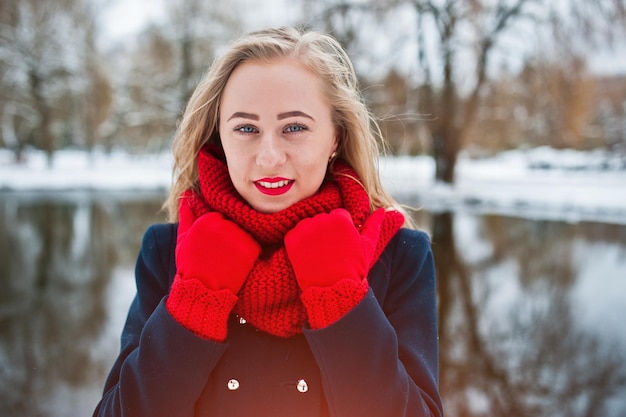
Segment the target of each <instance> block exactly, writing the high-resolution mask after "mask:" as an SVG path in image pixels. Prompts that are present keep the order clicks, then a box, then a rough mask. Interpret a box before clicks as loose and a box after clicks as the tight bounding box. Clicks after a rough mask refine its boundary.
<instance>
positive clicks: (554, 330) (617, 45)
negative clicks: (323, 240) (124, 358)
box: [0, 0, 626, 417]
mask: <svg viewBox="0 0 626 417" xmlns="http://www.w3.org/2000/svg"><path fill="white" fill-rule="evenodd" d="M284 24H299V25H305V26H308V27H312V28H318V29H322V30H325V31H328V32H330V33H331V34H333V35H334V36H335V37H336V38H337V39H338V40H340V41H341V42H342V44H343V45H344V46H345V47H346V49H347V50H348V52H349V54H350V56H351V57H352V59H353V61H354V64H355V67H356V70H357V72H358V75H359V78H360V81H361V86H362V89H363V92H364V95H365V100H366V101H367V103H368V105H370V107H371V108H372V109H373V111H374V113H375V114H376V115H377V116H378V117H379V118H380V120H381V122H382V128H383V131H384V133H385V136H386V138H387V140H388V142H389V147H388V149H387V156H386V157H384V158H383V159H382V161H381V172H382V176H383V181H384V183H385V185H386V186H387V187H388V188H389V190H390V191H391V192H392V193H393V194H394V196H395V197H396V198H397V199H398V200H399V201H400V202H402V203H404V204H407V205H409V206H411V207H413V208H414V210H412V211H411V212H412V213H413V215H414V216H415V220H416V221H417V223H418V225H419V226H420V227H421V228H423V229H424V230H426V231H428V232H429V233H430V235H431V237H432V242H433V249H434V252H435V259H436V266H437V274H438V308H439V325H440V328H439V334H440V347H441V349H440V387H441V392H442V395H443V398H444V405H445V410H446V413H447V414H448V415H451V416H471V417H478V416H568V417H570V416H574V417H576V416H581V417H582V416H588V417H591V416H603V417H604V416H608V417H618V416H624V415H626V332H625V331H624V328H623V322H622V321H623V317H626V41H625V40H624V39H626V0H587V1H576V0H559V1H552V0H431V1H426V0H291V1H287V0H264V1H253V0H230V1H228V2H220V1H217V0H204V1H202V0H187V1H184V0H179V1H171V2H170V1H165V0H153V1H149V0H135V1H130V0H127V1H122V0H117V1H105V0H47V1H45V2H43V1H38V0H3V1H2V2H0V415H4V416H16V417H21V416H24V417H36V416H54V417H57V416H58V417H61V416H70V417H71V416H81V415H82V416H84V415H90V414H91V411H92V410H93V408H94V407H95V405H96V403H97V402H98V400H99V397H100V395H101V390H102V387H103V384H104V379H105V377H106V375H107V372H108V370H109V368H110V367H111V365H112V362H113V360H114V359H115V357H116V355H117V350H118V349H119V335H120V333H121V329H122V326H123V323H124V320H125V316H126V312H127V309H128V306H129V304H130V302H131V300H132V297H133V296H134V274H133V268H134V262H135V258H136V255H137V252H138V250H139V245H140V242H141V238H142V235H143V232H144V230H145V228H146V227H147V226H148V225H149V224H150V223H155V222H162V221H165V214H164V213H163V212H162V211H161V210H160V208H161V204H162V202H163V200H164V198H165V195H166V193H167V190H168V187H169V184H170V174H171V156H170V154H169V146H170V144H171V140H172V136H173V134H174V132H175V129H176V123H177V121H178V120H179V118H180V116H181V114H182V111H183V109H184V106H185V103H186V101H187V99H188V98H189V96H190V94H191V92H192V91H193V89H194V88H195V86H196V84H197V83H198V81H199V80H200V77H201V76H202V74H203V72H204V71H205V70H206V68H207V66H208V65H209V64H210V63H211V62H212V61H213V59H214V58H215V57H216V56H218V55H219V54H220V52H221V51H222V50H223V49H224V48H225V46H226V45H228V42H230V41H231V40H232V39H233V38H236V37H237V36H239V35H240V34H242V33H244V32H247V31H250V30H256V29H260V28H263V27H266V26H276V25H284Z"/></svg>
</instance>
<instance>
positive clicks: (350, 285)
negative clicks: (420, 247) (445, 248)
mask: <svg viewBox="0 0 626 417" xmlns="http://www.w3.org/2000/svg"><path fill="white" fill-rule="evenodd" d="M384 216H385V211H384V209H379V210H376V211H375V212H374V213H372V214H371V215H370V216H369V218H368V219H367V221H366V222H365V224H364V225H363V228H362V229H361V233H359V231H358V230H357V229H356V227H355V226H354V224H353V223H352V219H351V217H350V214H349V213H348V212H347V211H346V210H344V209H337V210H333V211H332V212H330V213H328V214H326V213H324V214H318V215H317V216H315V217H313V218H310V219H305V220H302V221H301V222H300V223H298V225H296V227H294V228H293V229H292V230H291V231H290V232H289V233H287V235H286V236H285V248H286V250H287V255H288V256H289V261H290V262H291V265H292V267H293V269H294V272H295V275H296V279H297V281H298V285H299V286H300V288H301V289H302V302H303V303H304V305H305V307H306V308H307V312H308V314H309V325H310V326H311V327H312V328H322V327H326V326H328V325H330V324H332V323H334V322H335V321H337V320H339V319H340V318H341V317H343V316H344V315H345V314H346V313H347V312H348V311H350V310H352V309H353V308H354V307H355V306H356V305H357V304H358V303H359V302H360V301H361V300H362V299H363V297H364V296H365V294H366V293H367V290H368V283H367V280H366V277H367V274H368V272H369V269H370V267H371V263H372V259H373V256H374V253H375V251H376V245H377V243H378V236H379V234H380V228H381V225H382V222H383V219H384Z"/></svg>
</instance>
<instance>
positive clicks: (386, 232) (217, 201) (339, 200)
mask: <svg viewBox="0 0 626 417" xmlns="http://www.w3.org/2000/svg"><path fill="white" fill-rule="evenodd" d="M334 172H335V175H333V176H329V178H327V179H326V180H325V181H324V183H323V184H322V186H321V187H320V189H319V190H318V192H317V193H316V194H315V195H313V196H311V197H309V198H306V199H303V200H301V201H299V202H297V203H295V204H293V205H292V206H290V207H289V208H287V209H285V210H282V211H279V212H277V213H260V212H258V211H256V210H254V209H253V208H251V207H250V206H249V205H248V203H247V202H246V201H245V200H244V199H243V198H242V197H241V196H240V195H239V194H238V193H237V191H236V190H235V188H234V186H233V184H232V182H231V180H230V176H229V175H228V168H227V167H226V164H225V162H224V157H223V154H222V153H221V150H219V149H218V148H216V147H213V146H207V147H205V148H203V149H202V150H201V151H200V153H199V155H198V173H199V178H200V181H199V188H200V189H199V190H188V191H187V192H185V193H184V194H183V195H182V196H181V198H182V199H183V201H181V204H185V203H186V204H189V207H191V209H192V212H193V213H194V215H195V216H196V218H197V217H199V216H201V215H202V214H204V213H206V212H209V211H216V212H219V213H221V214H222V215H223V216H224V217H226V218H229V219H230V220H232V221H234V222H235V223H237V224H238V225H239V226H240V227H241V228H242V229H243V230H245V231H247V232H248V233H250V234H251V235H252V237H254V238H255V239H256V240H257V241H258V242H259V243H261V245H262V246H263V253H262V254H261V257H260V258H259V260H258V261H257V262H256V263H255V265H254V267H253V268H252V271H251V272H250V274H249V276H248V279H247V280H246V282H245V284H244V286H243V288H242V289H241V290H240V292H239V294H238V296H239V301H238V302H237V304H236V305H235V308H234V309H233V311H234V312H235V313H236V314H238V315H240V316H241V317H244V318H245V319H246V320H247V321H248V323H250V324H251V325H253V326H255V327H256V328H258V329H260V330H262V331H265V332H267V333H270V334H272V335H275V336H279V337H290V336H293V335H295V334H298V333H301V332H302V326H303V324H304V322H305V321H306V320H307V309H305V307H304V305H303V303H302V301H301V300H300V288H299V287H298V284H297V281H296V278H295V274H294V272H293V268H292V267H291V263H290V262H289V258H288V257H287V253H286V250H285V247H284V243H283V239H284V237H285V234H286V233H287V232H288V231H289V230H291V229H292V228H293V227H294V226H295V225H296V224H297V223H298V222H299V221H301V220H302V219H305V218H308V217H313V216H315V215H316V214H319V213H330V212H331V211H332V210H333V209H336V208H342V207H343V208H345V209H346V210H347V211H348V212H349V213H350V215H351V217H352V221H353V222H354V225H355V227H356V228H357V229H360V228H361V227H362V225H363V224H364V223H365V220H366V219H367V217H368V216H369V215H370V203H369V198H368V196H367V193H366V192H365V190H364V188H363V186H362V185H361V183H360V181H359V179H358V176H357V175H356V172H354V170H352V169H351V168H350V167H349V166H347V165H346V164H343V163H341V162H340V161H337V162H336V163H335V169H334ZM403 223H404V217H403V215H402V214H401V213H400V212H398V211H396V210H388V211H386V213H385V219H384V221H383V224H382V226H381V231H380V235H379V240H378V244H377V246H376V251H375V254H374V257H373V259H372V262H371V265H373V264H374V263H375V262H376V260H377V259H378V257H379V256H380V254H381V253H382V251H383V250H384V248H385V246H386V245H387V243H388V242H389V240H390V239H391V238H392V237H393V235H394V234H395V233H396V232H397V231H398V230H399V229H400V227H401V226H402V224H403ZM371 265H370V267H371Z"/></svg>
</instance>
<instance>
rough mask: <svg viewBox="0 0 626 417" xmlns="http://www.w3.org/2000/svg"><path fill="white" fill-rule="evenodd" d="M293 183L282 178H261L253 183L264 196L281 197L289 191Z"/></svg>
mask: <svg viewBox="0 0 626 417" xmlns="http://www.w3.org/2000/svg"><path fill="white" fill-rule="evenodd" d="M293 183H294V181H293V180H289V179H287V178H282V177H273V178H261V179H258V180H256V181H254V185H255V187H256V188H257V190H259V191H260V192H262V193H263V194H265V195H281V194H285V193H286V192H287V191H289V190H290V189H291V187H292V186H293Z"/></svg>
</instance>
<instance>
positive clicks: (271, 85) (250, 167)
mask: <svg viewBox="0 0 626 417" xmlns="http://www.w3.org/2000/svg"><path fill="white" fill-rule="evenodd" d="M331 112H332V109H331V106H330V104H329V103H328V100H327V99H326V97H325V96H324V94H323V93H322V81H321V80H320V79H319V77H317V76H316V75H315V74H314V73H312V72H310V71H309V70H307V69H306V68H305V67H304V66H302V65H301V64H299V63H297V62H294V60H293V59H288V58H281V59H277V60H274V61H271V62H270V63H262V62H257V61H248V62H245V63H242V64H240V65H239V66H238V67H237V68H235V70H234V71H233V73H232V74H231V76H230V78H229V79H228V82H227V83H226V86H225V89H224V92H223V95H222V101H221V103H220V115H219V120H220V123H219V133H220V138H221V141H222V146H223V148H224V153H225V155H226V163H227V164H228V172H229V174H230V178H231V180H232V182H233V184H234V186H235V189H236V190H237V192H239V194H240V195H241V196H242V197H243V198H244V199H245V200H246V201H247V202H248V204H250V206H252V207H253V208H254V209H255V210H257V211H260V212H263V213H276V212H278V211H280V210H283V209H285V208H287V207H289V206H291V205H292V204H294V203H296V202H298V201H300V200H302V199H304V198H307V197H310V196H311V195H313V194H315V192H317V190H318V189H319V187H320V185H321V184H322V181H323V180H324V176H325V175H326V168H327V165H328V160H329V158H330V156H331V155H332V153H333V152H334V151H335V150H336V148H337V139H336V129H335V127H334V125H333V122H332V115H331Z"/></svg>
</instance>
